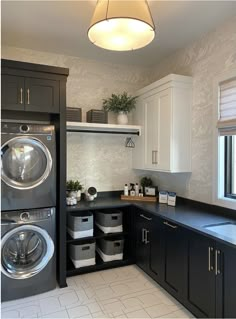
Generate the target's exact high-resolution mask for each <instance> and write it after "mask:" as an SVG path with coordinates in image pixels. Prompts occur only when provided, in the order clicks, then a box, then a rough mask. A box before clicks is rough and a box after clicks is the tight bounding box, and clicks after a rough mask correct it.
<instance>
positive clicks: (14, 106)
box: [1, 74, 24, 111]
mask: <svg viewBox="0 0 236 319" xmlns="http://www.w3.org/2000/svg"><path fill="white" fill-rule="evenodd" d="M1 94H2V109H3V110H13V111H23V110H24V77H22V76H15V75H5V74H2V93H1Z"/></svg>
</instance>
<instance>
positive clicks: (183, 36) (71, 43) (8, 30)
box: [1, 0, 236, 66]
mask: <svg viewBox="0 0 236 319" xmlns="http://www.w3.org/2000/svg"><path fill="white" fill-rule="evenodd" d="M95 5H96V1H94V0H87V1H9V0H8V1H2V2H1V9H2V19H1V24H2V45H4V44H5V45H10V46H16V47H22V48H29V49H33V50H39V51H49V52H55V53H60V54H67V55H72V56H78V57H86V58H88V59H96V60H98V61H106V62H112V63H123V64H139V65H143V66H150V65H152V64H155V63H157V62H158V61H160V60H161V59H162V58H163V57H165V56H167V55H170V54H172V53H173V52H175V51H176V50H178V49H180V48H182V47H184V46H186V45H188V44H191V43H192V42H193V41H194V40H196V39H197V38H199V37H201V36H202V35H203V34H205V33H207V32H209V31H211V30H214V29H215V28H216V27H217V26H219V25H220V24H222V23H224V21H226V20H229V19H230V18H231V17H233V16H234V15H236V1H200V0H197V1H149V6H150V9H151V12H152V15H153V20H154V22H155V25H156V30H157V34H156V38H155V39H154V41H153V42H152V43H151V44H150V45H149V46H147V47H145V48H142V49H139V50H136V51H133V52H115V51H107V50H103V49H101V48H98V47H96V46H95V45H93V44H91V43H90V42H89V40H88V38H87V28H88V26H89V23H90V19H91V17H92V14H93V10H94V8H95Z"/></svg>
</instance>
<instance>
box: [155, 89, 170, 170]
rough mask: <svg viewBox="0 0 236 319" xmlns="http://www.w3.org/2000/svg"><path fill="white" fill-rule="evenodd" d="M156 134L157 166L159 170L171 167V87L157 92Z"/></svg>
mask: <svg viewBox="0 0 236 319" xmlns="http://www.w3.org/2000/svg"><path fill="white" fill-rule="evenodd" d="M157 101H158V122H157V126H158V134H157V140H156V143H157V149H158V153H157V166H158V169H159V170H163V171H169V170H170V169H171V167H170V165H171V162H170V161H171V154H170V149H171V133H172V132H171V129H172V114H171V112H172V104H171V103H172V101H171V89H166V90H163V91H161V92H159V93H158V95H157Z"/></svg>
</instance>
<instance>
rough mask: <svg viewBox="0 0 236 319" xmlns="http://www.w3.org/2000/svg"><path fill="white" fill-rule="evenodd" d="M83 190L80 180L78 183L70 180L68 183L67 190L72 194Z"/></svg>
mask: <svg viewBox="0 0 236 319" xmlns="http://www.w3.org/2000/svg"><path fill="white" fill-rule="evenodd" d="M82 188H83V186H82V185H81V184H80V182H79V181H78V180H76V181H73V180H69V181H67V182H66V189H67V190H68V191H70V192H77V191H81V190H82Z"/></svg>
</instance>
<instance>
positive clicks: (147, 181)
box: [140, 176, 152, 188]
mask: <svg viewBox="0 0 236 319" xmlns="http://www.w3.org/2000/svg"><path fill="white" fill-rule="evenodd" d="M140 184H141V186H142V187H143V188H144V187H149V186H152V180H151V178H150V177H146V176H145V177H143V178H142V179H141V181H140Z"/></svg>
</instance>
